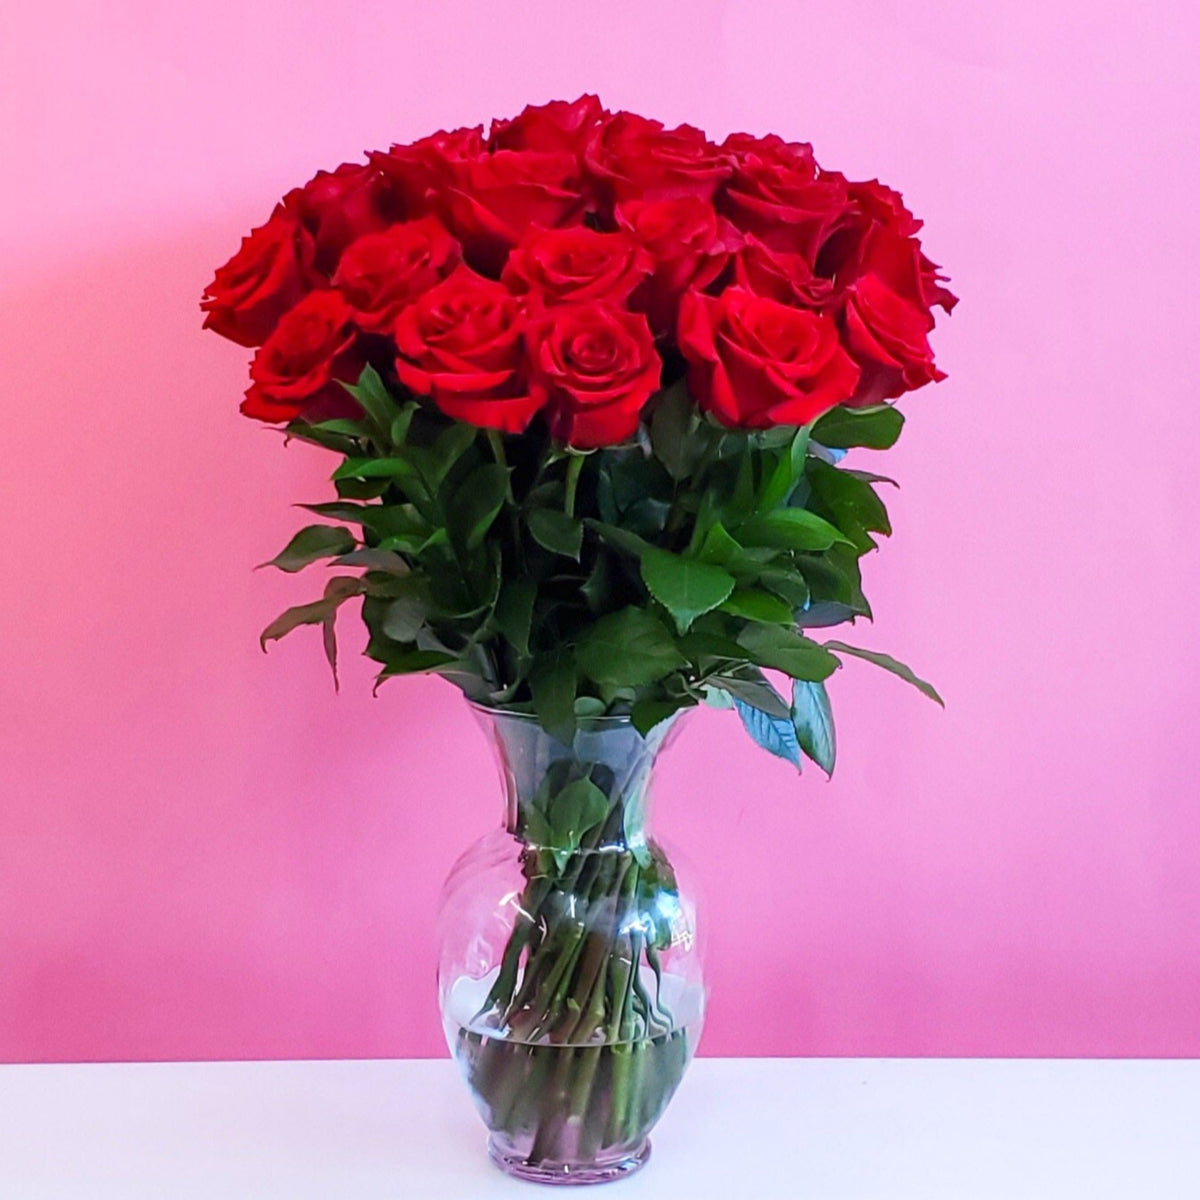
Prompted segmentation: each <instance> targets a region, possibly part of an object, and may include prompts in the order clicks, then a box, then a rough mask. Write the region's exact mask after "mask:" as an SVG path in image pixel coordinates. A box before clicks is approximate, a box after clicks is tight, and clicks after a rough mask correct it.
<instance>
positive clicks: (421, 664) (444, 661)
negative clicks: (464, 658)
mask: <svg viewBox="0 0 1200 1200" xmlns="http://www.w3.org/2000/svg"><path fill="white" fill-rule="evenodd" d="M456 661H457V659H456V658H455V657H454V655H453V654H444V653H443V652H442V651H440V650H408V651H405V652H404V653H403V654H395V655H391V656H389V658H388V661H387V666H385V667H384V668H383V670H382V671H380V672H379V674H378V675H376V676H375V689H374V690H375V691H379V686H380V684H382V683H386V682H387V681H388V680H389V679H395V678H396V677H397V676H398V675H419V674H421V673H422V672H425V671H436V670H437V669H438V668H439V667H446V666H449V665H450V664H451V663H452V662H456Z"/></svg>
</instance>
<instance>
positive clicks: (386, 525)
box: [299, 500, 430, 538]
mask: <svg viewBox="0 0 1200 1200" xmlns="http://www.w3.org/2000/svg"><path fill="white" fill-rule="evenodd" d="M299 507H301V508H305V509H307V510H308V511H309V512H311V513H315V514H316V515H317V516H319V517H328V518H329V519H330V520H331V521H345V522H349V523H350V524H352V525H361V526H362V527H363V528H364V529H371V530H373V531H374V532H375V533H377V534H379V536H380V537H388V536H390V535H394V534H419V535H420V536H421V537H422V538H424V537H427V536H428V534H429V528H430V527H429V524H428V522H427V521H426V520H425V519H424V518H423V517H422V516H421V515H420V514H419V513H418V512H417V511H416V509H414V508H413V506H412V505H411V504H352V503H350V502H349V501H345V500H333V501H330V502H328V503H325V504H301V505H300V506H299Z"/></svg>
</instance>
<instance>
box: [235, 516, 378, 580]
mask: <svg viewBox="0 0 1200 1200" xmlns="http://www.w3.org/2000/svg"><path fill="white" fill-rule="evenodd" d="M356 545H357V542H356V541H355V540H354V536H353V534H351V533H350V531H349V530H347V529H339V528H337V527H336V526H334V525H307V526H305V527H304V528H303V529H302V530H300V532H299V533H298V534H296V536H295V537H294V538H292V540H291V541H290V542H288V544H287V545H286V546H284V548H283V549H282V550H280V552H279V553H278V554H277V555H275V557H274V558H272V559H271V560H270V561H269V562H265V563H259V566H260V567H278V568H279V569H280V570H281V571H287V572H288V573H289V574H293V573H294V572H296V571H299V570H301V569H303V568H304V567H307V566H308V565H309V564H310V563H314V562H316V561H317V560H318V559H322V558H335V557H336V556H337V555H339V554H347V553H349V552H350V551H351V550H353V549H354V547H355V546H356Z"/></svg>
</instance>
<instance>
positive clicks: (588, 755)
mask: <svg viewBox="0 0 1200 1200" xmlns="http://www.w3.org/2000/svg"><path fill="white" fill-rule="evenodd" d="M476 712H477V714H478V716H479V719H480V721H481V723H482V724H483V726H484V729H485V730H486V731H487V733H488V735H489V737H490V738H491V740H492V744H493V746H494V747H495V750H496V756H497V762H498V766H499V768H500V776H501V780H502V782H503V784H504V823H505V828H506V829H507V830H508V831H509V832H510V833H511V834H513V835H514V836H515V837H518V838H520V839H521V840H522V841H525V842H528V843H530V844H531V845H535V846H543V845H551V846H553V845H559V846H560V847H561V846H566V847H567V848H569V849H576V848H579V847H580V846H581V845H582V846H583V847H584V848H588V847H590V848H592V849H600V848H613V849H619V848H622V847H625V846H630V847H636V846H638V845H641V844H644V843H645V841H646V837H647V829H646V823H647V820H648V817H649V811H648V809H649V785H650V777H651V774H652V772H653V770H654V764H655V762H656V761H657V758H658V755H659V752H660V751H661V750H662V748H663V746H664V745H665V744H666V741H667V739H668V738H669V736H670V733H671V726H672V722H671V721H664V722H662V723H661V724H659V725H657V726H655V728H654V729H652V730H651V731H650V733H649V734H648V735H646V736H643V735H642V734H640V733H639V732H638V731H637V730H636V729H635V728H634V727H633V725H632V723H631V722H629V721H628V720H627V719H624V718H602V719H599V720H595V719H594V720H591V721H581V722H580V724H579V728H578V729H577V730H576V733H575V737H574V739H573V741H572V742H571V744H570V745H567V744H565V743H563V742H561V741H559V740H558V739H557V738H554V737H552V736H551V735H550V734H549V733H547V732H546V731H545V730H544V729H543V728H542V727H541V726H540V725H539V724H538V723H537V722H536V721H534V720H532V719H531V718H530V717H528V716H524V715H522V714H517V713H505V712H500V711H497V710H493V709H482V708H479V707H477V708H476Z"/></svg>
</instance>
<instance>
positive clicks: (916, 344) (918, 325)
mask: <svg viewBox="0 0 1200 1200" xmlns="http://www.w3.org/2000/svg"><path fill="white" fill-rule="evenodd" d="M932 268H933V264H932V263H930V262H929V260H928V259H927V258H925V256H924V255H923V254H922V253H921V247H920V243H919V242H918V241H917V240H916V238H906V237H899V236H898V235H896V234H895V233H893V232H891V231H890V230H888V229H886V228H884V227H883V226H882V225H875V226H872V228H871V229H870V231H869V232H868V234H867V236H866V237H865V238H864V240H863V243H862V245H861V246H860V247H859V248H858V253H857V256H856V259H855V261H854V262H853V263H851V264H848V265H847V266H846V267H845V268H844V270H845V271H846V274H847V276H848V286H847V289H846V300H845V309H844V314H843V321H844V324H845V329H846V345H847V346H848V348H849V350H850V352H851V354H853V355H854V357H855V359H857V361H858V362H859V363H860V365H861V366H862V368H863V373H862V381H861V384H860V387H859V391H858V395H857V396H856V402H857V403H860V404H875V403H878V402H879V401H880V400H884V399H892V398H894V397H896V396H899V395H901V394H902V393H904V392H906V391H911V390H912V389H913V388H918V387H921V386H922V385H923V384H926V383H931V382H934V381H936V380H939V379H944V378H945V375H944V373H943V372H941V371H939V370H938V369H937V367H936V366H934V362H933V351H932V350H931V349H930V348H929V332H930V330H932V329H933V315H932V313H931V312H930V307H931V304H935V303H943V301H942V300H941V299H940V298H939V297H938V293H942V294H944V296H945V297H947V298H948V303H947V304H946V305H945V306H946V307H947V308H949V307H950V306H951V305H953V304H954V303H955V297H954V296H952V295H951V294H950V293H949V292H947V291H945V289H944V288H941V286H940V285H939V284H937V283H936V277H934V280H933V288H936V289H937V291H936V292H935V291H934V290H933V288H931V286H930V272H931V270H932Z"/></svg>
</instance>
